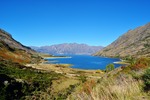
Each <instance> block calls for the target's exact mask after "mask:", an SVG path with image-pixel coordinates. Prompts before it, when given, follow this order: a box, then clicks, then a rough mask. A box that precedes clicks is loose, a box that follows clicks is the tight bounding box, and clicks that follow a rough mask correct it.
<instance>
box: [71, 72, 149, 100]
mask: <svg viewBox="0 0 150 100" xmlns="http://www.w3.org/2000/svg"><path fill="white" fill-rule="evenodd" d="M142 86H143V82H142V81H141V80H135V79H134V78H133V77H132V76H128V77H127V76H124V75H122V74H118V76H117V77H116V76H115V77H113V76H107V78H106V76H105V77H104V78H101V79H100V80H99V81H98V83H96V84H95V86H94V85H91V84H90V83H89V85H84V86H83V87H84V89H81V90H80V91H78V92H75V93H72V94H71V95H70V96H69V97H68V100H149V99H150V98H149V97H148V96H147V94H146V93H145V92H143V89H142ZM85 90H86V91H85Z"/></svg>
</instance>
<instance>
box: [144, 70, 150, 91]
mask: <svg viewBox="0 0 150 100" xmlns="http://www.w3.org/2000/svg"><path fill="white" fill-rule="evenodd" d="M142 79H143V81H144V85H145V86H144V89H145V90H146V91H149V90H150V68H148V69H147V70H146V71H145V73H144V75H143V76H142Z"/></svg>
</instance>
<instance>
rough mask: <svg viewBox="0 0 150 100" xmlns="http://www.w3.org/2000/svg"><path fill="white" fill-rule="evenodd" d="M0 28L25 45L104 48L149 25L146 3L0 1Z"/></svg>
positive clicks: (125, 0)
mask: <svg viewBox="0 0 150 100" xmlns="http://www.w3.org/2000/svg"><path fill="white" fill-rule="evenodd" d="M0 4H1V6H0V9H1V10H0V28H2V29H4V30H6V31H7V32H9V33H10V34H12V36H13V37H14V38H15V39H16V40H17V41H19V42H21V43H22V44H24V45H27V46H44V45H53V44H60V43H74V42H76V43H86V44H89V45H95V46H97V45H101V46H107V45H108V44H110V43H111V42H113V41H114V40H115V39H117V38H118V37H119V36H121V35H122V34H124V33H125V32H127V31H128V30H130V29H134V28H136V27H138V26H141V25H144V24H146V23H148V22H150V6H149V5H150V0H0Z"/></svg>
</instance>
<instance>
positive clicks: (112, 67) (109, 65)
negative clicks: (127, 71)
mask: <svg viewBox="0 0 150 100" xmlns="http://www.w3.org/2000/svg"><path fill="white" fill-rule="evenodd" d="M114 69H115V66H114V64H108V65H107V66H106V72H109V71H112V70H114Z"/></svg>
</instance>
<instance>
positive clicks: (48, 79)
mask: <svg viewBox="0 0 150 100" xmlns="http://www.w3.org/2000/svg"><path fill="white" fill-rule="evenodd" d="M61 76H62V75H60V74H56V73H55V72H43V71H40V70H36V69H32V68H26V67H24V66H22V65H20V64H17V63H12V62H10V61H4V60H1V61H0V84H1V85H0V90H1V91H0V98H1V100H2V99H3V100H10V99H12V100H14V99H25V97H27V96H29V97H30V96H33V95H40V92H43V93H48V92H49V93H50V91H47V88H48V87H51V84H52V80H57V79H59V78H60V77H61ZM35 93H36V94H35Z"/></svg>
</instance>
